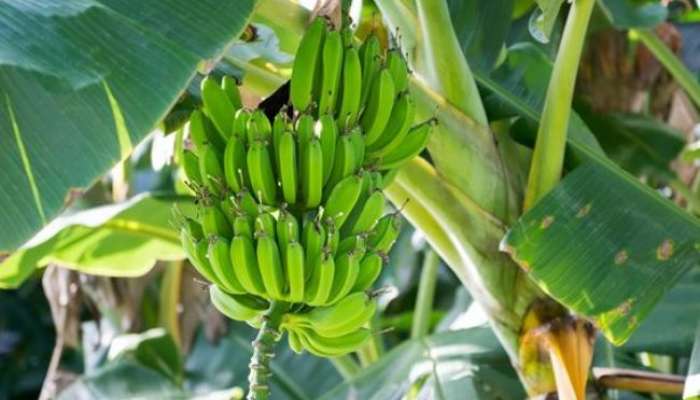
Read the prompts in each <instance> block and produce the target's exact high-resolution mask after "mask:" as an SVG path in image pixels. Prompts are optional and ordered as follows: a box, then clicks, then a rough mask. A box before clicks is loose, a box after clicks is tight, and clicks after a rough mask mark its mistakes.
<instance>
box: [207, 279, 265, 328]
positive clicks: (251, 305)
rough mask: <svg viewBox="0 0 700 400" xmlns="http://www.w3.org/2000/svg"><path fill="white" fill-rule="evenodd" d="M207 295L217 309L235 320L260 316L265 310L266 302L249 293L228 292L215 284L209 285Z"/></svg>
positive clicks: (245, 320) (245, 319)
mask: <svg viewBox="0 0 700 400" xmlns="http://www.w3.org/2000/svg"><path fill="white" fill-rule="evenodd" d="M209 297H210V298H211V302H212V304H214V306H215V307H216V309H217V310H219V311H220V312H221V313H222V314H224V315H225V316H227V317H229V318H231V319H233V320H236V321H244V322H247V321H250V320H254V319H257V318H261V317H262V316H263V315H264V314H265V310H267V305H266V302H263V301H261V300H258V299H256V298H255V297H253V296H250V295H231V294H228V293H226V292H224V291H222V290H221V289H219V287H218V286H216V285H211V286H209Z"/></svg>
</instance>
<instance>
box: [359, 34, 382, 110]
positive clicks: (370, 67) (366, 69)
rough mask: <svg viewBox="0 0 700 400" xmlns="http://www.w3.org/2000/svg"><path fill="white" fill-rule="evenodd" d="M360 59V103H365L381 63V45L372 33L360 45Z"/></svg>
mask: <svg viewBox="0 0 700 400" xmlns="http://www.w3.org/2000/svg"><path fill="white" fill-rule="evenodd" d="M360 60H361V61H362V81H361V83H362V92H361V95H360V104H367V98H368V97H369V93H370V91H371V89H372V84H373V82H374V79H375V78H376V77H377V74H378V73H379V69H380V68H381V65H382V56H381V45H380V44H379V39H377V37H376V36H374V35H372V36H370V37H369V38H367V40H365V42H364V43H363V44H362V47H360Z"/></svg>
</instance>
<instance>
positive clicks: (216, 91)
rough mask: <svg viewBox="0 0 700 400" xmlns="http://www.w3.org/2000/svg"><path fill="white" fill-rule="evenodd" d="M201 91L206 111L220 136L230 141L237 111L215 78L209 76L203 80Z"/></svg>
mask: <svg viewBox="0 0 700 400" xmlns="http://www.w3.org/2000/svg"><path fill="white" fill-rule="evenodd" d="M201 91H202V102H203V103H204V110H205V111H206V113H207V115H208V116H209V118H211V120H212V122H213V123H214V126H216V129H217V131H218V132H219V135H221V137H222V138H223V139H224V141H225V140H228V138H229V137H231V131H232V129H233V115H234V113H235V112H236V109H235V108H234V107H233V104H231V100H230V99H229V97H228V95H227V94H226V92H225V91H224V89H222V88H221V86H219V84H218V83H216V81H215V80H214V78H213V77H211V76H207V77H205V78H204V79H203V80H202V85H201Z"/></svg>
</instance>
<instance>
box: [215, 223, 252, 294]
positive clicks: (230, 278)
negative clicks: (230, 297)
mask: <svg viewBox="0 0 700 400" xmlns="http://www.w3.org/2000/svg"><path fill="white" fill-rule="evenodd" d="M207 255H208V257H209V263H210V264H211V267H212V269H213V270H214V274H215V275H216V277H217V278H219V282H221V283H222V285H223V288H224V289H225V290H226V292H228V293H231V294H243V293H245V292H246V291H245V289H244V288H243V286H241V283H240V282H239V281H238V278H236V275H235V273H234V271H233V264H232V263H231V255H230V243H229V241H228V239H224V238H222V237H220V236H212V239H210V240H209V251H208V253H207Z"/></svg>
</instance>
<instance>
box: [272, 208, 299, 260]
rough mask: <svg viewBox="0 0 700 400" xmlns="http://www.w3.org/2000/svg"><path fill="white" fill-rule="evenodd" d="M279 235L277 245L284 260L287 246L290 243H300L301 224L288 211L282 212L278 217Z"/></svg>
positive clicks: (277, 231) (277, 228)
mask: <svg viewBox="0 0 700 400" xmlns="http://www.w3.org/2000/svg"><path fill="white" fill-rule="evenodd" d="M276 233H277V243H278V244H279V246H280V250H281V251H282V253H283V254H282V257H283V258H284V252H285V251H286V250H285V249H286V248H287V245H288V244H289V243H290V242H298V241H299V223H298V222H297V219H296V218H295V217H294V215H292V213H290V212H289V211H287V210H280V213H279V216H278V217H277V225H276Z"/></svg>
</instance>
